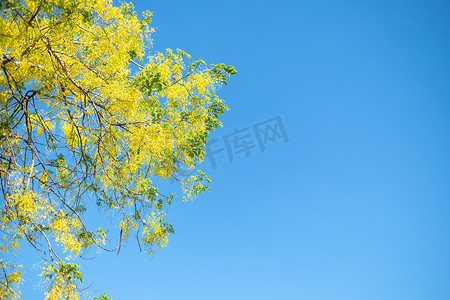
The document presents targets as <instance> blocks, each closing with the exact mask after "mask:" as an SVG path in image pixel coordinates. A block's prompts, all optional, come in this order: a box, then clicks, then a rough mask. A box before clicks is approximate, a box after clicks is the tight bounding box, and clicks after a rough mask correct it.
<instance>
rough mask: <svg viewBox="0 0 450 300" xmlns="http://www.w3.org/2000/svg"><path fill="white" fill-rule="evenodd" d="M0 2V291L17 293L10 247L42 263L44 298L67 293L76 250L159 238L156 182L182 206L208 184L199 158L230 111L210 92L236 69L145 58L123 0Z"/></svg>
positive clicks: (152, 244)
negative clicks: (173, 189) (114, 238)
mask: <svg viewBox="0 0 450 300" xmlns="http://www.w3.org/2000/svg"><path fill="white" fill-rule="evenodd" d="M0 9H1V18H0V45H1V47H0V68H1V72H0V108H1V112H0V148H1V154H0V183H1V192H2V193H1V195H2V196H1V197H2V200H3V205H2V207H1V208H0V235H1V246H0V253H1V258H0V269H1V270H0V298H1V299H18V298H19V297H20V285H21V283H22V281H23V279H22V276H21V267H22V266H21V265H20V255H19V254H20V250H21V248H22V247H24V246H26V245H31V247H33V248H34V249H35V251H36V253H37V254H38V255H39V256H40V259H42V260H43V261H45V263H44V264H42V269H41V272H42V273H41V281H42V285H43V286H44V287H45V297H46V299H49V300H50V299H78V298H79V297H80V286H81V285H82V281H83V277H82V273H81V272H80V268H79V265H78V264H76V260H77V258H78V257H80V256H82V254H83V252H85V251H87V250H89V249H92V248H95V249H99V250H105V251H118V250H120V249H118V248H119V247H120V245H121V243H122V241H125V240H127V239H128V238H129V237H130V235H131V234H136V235H137V237H138V242H139V244H140V246H142V249H143V250H144V251H146V252H147V253H150V254H152V253H153V251H154V250H155V249H159V248H163V247H164V246H165V245H166V244H167V242H168V235H169V234H171V233H173V229H172V226H171V225H170V224H169V223H168V222H167V221H165V213H164V211H165V210H166V208H167V206H169V205H170V204H171V202H172V200H173V199H174V197H175V194H174V193H168V194H162V193H161V192H160V190H159V189H158V186H157V182H158V180H160V179H168V178H174V180H176V182H178V183H179V184H180V185H181V186H182V187H183V199H184V200H187V199H189V198H190V197H192V196H195V195H197V194H198V193H200V192H202V191H205V190H207V189H208V187H207V185H206V183H208V182H209V178H208V177H207V175H206V174H205V173H203V172H201V171H199V170H197V166H198V165H199V164H200V163H201V162H202V160H203V158H204V155H205V146H206V141H207V139H208V134H209V133H210V132H211V131H212V130H214V129H215V128H217V127H218V126H221V123H220V121H219V119H218V118H219V116H220V115H222V114H223V113H224V111H225V110H227V106H226V105H225V103H224V101H223V100H222V99H220V98H219V97H218V96H217V95H216V90H217V88H218V87H220V86H221V85H223V84H226V81H227V78H228V77H229V76H230V75H233V74H235V73H236V71H235V69H234V67H233V66H226V65H225V64H213V65H207V64H206V63H205V62H204V61H203V60H201V59H199V60H193V59H191V57H190V56H189V55H188V54H187V53H186V52H184V51H181V50H176V51H171V50H167V51H166V52H165V53H153V54H152V53H151V52H150V50H149V49H150V46H151V37H150V35H151V33H152V32H153V30H152V29H151V27H150V22H151V13H150V12H145V13H144V14H143V15H142V17H139V16H138V15H137V13H136V12H135V11H134V8H133V6H132V5H131V4H122V5H121V6H120V7H116V6H114V5H113V4H112V1H110V0H47V1H43V0H2V1H1V2H0ZM179 168H189V169H193V170H194V169H195V170H197V171H196V173H194V175H192V176H189V177H188V178H184V177H180V176H178V175H177V174H178V173H177V171H178V170H179ZM175 199H176V198H175ZM89 203H95V204H96V205H97V206H98V207H99V209H101V211H102V212H104V213H106V214H110V215H111V218H113V220H114V221H115V222H116V223H117V227H116V228H117V231H120V241H119V243H115V244H114V245H112V244H111V243H110V242H108V240H109V236H108V235H109V234H111V233H110V232H108V231H107V230H105V229H104V228H102V227H96V228H92V226H91V225H90V224H87V223H86V221H85V215H86V209H87V207H88V206H89ZM116 234H117V232H116ZM105 298H106V296H105Z"/></svg>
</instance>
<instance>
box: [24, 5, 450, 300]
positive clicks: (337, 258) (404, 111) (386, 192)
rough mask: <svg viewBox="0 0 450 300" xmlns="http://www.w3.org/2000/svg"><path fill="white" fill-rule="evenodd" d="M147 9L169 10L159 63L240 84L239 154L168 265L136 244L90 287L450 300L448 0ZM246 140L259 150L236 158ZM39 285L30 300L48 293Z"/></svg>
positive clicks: (197, 205)
mask: <svg viewBox="0 0 450 300" xmlns="http://www.w3.org/2000/svg"><path fill="white" fill-rule="evenodd" d="M133 3H134V4H135V7H136V9H137V10H138V11H143V10H146V9H149V10H151V11H153V12H154V18H153V26H154V27H155V29H156V32H155V34H154V35H153V38H154V48H153V49H154V50H155V51H163V50H164V49H166V48H172V49H176V48H181V49H183V50H186V51H187V52H189V53H190V54H191V55H192V56H193V57H194V58H199V57H201V58H203V59H204V60H206V61H207V62H210V63H218V62H224V63H226V64H233V65H235V66H236V68H237V70H238V74H237V75H236V76H234V77H233V78H232V79H231V81H230V82H229V85H228V87H224V88H223V89H222V90H221V92H220V95H221V96H222V97H223V98H225V99H226V100H227V103H228V105H229V106H230V108H231V110H230V111H229V112H227V114H226V115H225V116H224V118H223V123H224V128H222V129H220V130H218V131H217V132H216V133H214V135H213V137H214V138H216V139H217V142H216V143H215V144H214V145H211V147H213V148H214V149H219V148H223V149H224V150H223V151H222V152H218V153H216V154H214V159H215V162H216V167H215V168H213V167H212V166H211V164H210V162H209V161H208V160H207V161H205V164H204V166H203V167H202V169H203V170H204V171H206V172H207V173H208V174H209V175H210V176H211V178H212V179H213V184H212V186H211V192H209V193H205V194H203V195H201V196H200V197H198V198H197V199H196V200H194V201H193V202H191V203H181V201H178V202H177V203H175V204H174V205H173V206H172V207H171V208H170V210H169V211H168V218H169V220H170V221H171V222H172V224H173V225H174V228H175V235H174V236H172V238H171V240H170V243H169V246H168V247H167V249H165V250H163V251H159V252H157V254H156V255H155V257H154V258H151V257H148V256H145V255H143V254H139V253H138V250H137V246H136V244H135V243H134V242H133V241H130V242H129V243H128V245H127V247H126V248H125V249H122V251H121V253H120V255H118V256H117V255H115V254H107V253H105V254H103V255H100V256H97V258H96V259H95V260H93V261H89V262H86V263H82V270H83V271H84V272H86V275H87V277H86V281H87V283H93V285H92V287H91V290H92V291H97V290H98V291H104V292H109V293H110V295H111V296H112V297H113V298H114V299H115V300H128V299H137V300H139V299H158V300H175V299H176V300H179V299H183V300H191V299H192V300H210V299H214V300H222V299H223V300H225V299H226V300H230V299H233V300H240V299H245V300H247V299H258V300H269V299H283V300H284V299H295V300H297V299H304V300H372V299H373V300H380V299H383V300H391V299H392V300H402V299H405V300H430V299H433V300H447V299H450V182H449V181H450V135H449V132H450V131H449V129H450V101H449V100H450V55H449V53H450V2H449V1H433V0H429V1H424V0H422V1H414V0H411V1H398V0H391V1H383V0H377V1H372V0H367V1H325V0H322V1H321V0H315V1H312V0H311V1H133ZM275 117H279V119H278V120H281V121H282V124H283V125H284V130H285V133H286V135H287V138H288V141H287V142H286V141H285V140H284V139H282V138H281V137H279V136H275V137H276V138H275V139H274V140H273V141H271V140H270V139H268V140H266V144H265V150H264V151H262V149H261V148H260V146H259V144H258V142H257V140H256V136H255V135H254V131H253V126H254V125H256V124H259V123H262V122H264V121H267V120H270V119H272V118H275ZM268 124H269V123H268ZM271 124H272V128H274V127H273V126H274V125H273V124H274V123H271ZM265 125H267V124H260V126H265ZM264 128H266V127H264ZM235 129H236V130H238V132H237V133H234V130H235ZM266 129H267V128H266ZM276 129H277V130H280V129H281V127H280V126H277V127H276ZM241 130H242V131H241ZM267 132H270V130H269V131H267ZM267 132H266V133H267ZM278 133H279V132H278ZM245 135H248V136H247V137H245ZM234 136H238V137H239V138H240V141H241V142H242V141H244V138H245V141H248V142H253V144H252V146H254V147H253V148H249V149H248V150H249V156H246V153H245V152H236V151H233V152H232V154H233V157H232V162H230V157H229V156H228V155H229V153H227V152H228V149H227V147H226V144H225V140H226V139H224V138H228V141H231V142H233V141H234V140H233V138H234ZM230 145H234V144H233V143H230ZM240 145H242V143H240ZM232 150H233V149H232ZM234 150H236V149H234ZM241 150H242V149H241ZM91 254H92V256H95V255H96V254H95V253H91ZM32 284H33V283H32V282H26V284H25V287H24V291H23V299H39V297H38V296H37V295H39V292H38V290H33V288H32Z"/></svg>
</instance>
